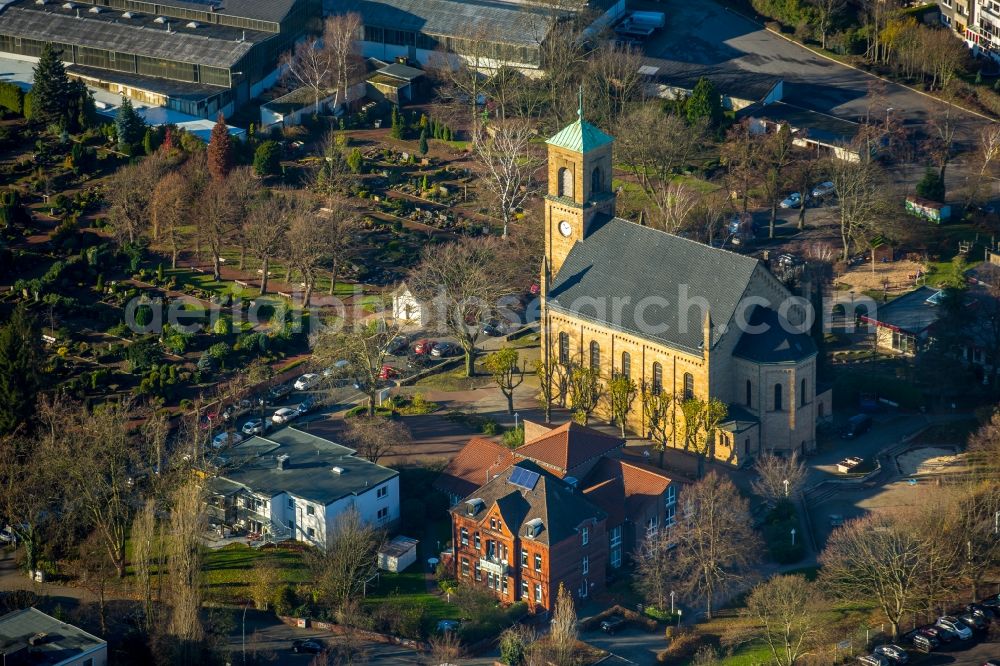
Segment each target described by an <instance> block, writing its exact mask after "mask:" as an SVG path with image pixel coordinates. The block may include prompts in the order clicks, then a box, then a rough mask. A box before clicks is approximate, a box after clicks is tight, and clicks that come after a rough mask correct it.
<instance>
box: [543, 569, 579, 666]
mask: <svg viewBox="0 0 1000 666" xmlns="http://www.w3.org/2000/svg"><path fill="white" fill-rule="evenodd" d="M576 641H577V629H576V608H574V607H573V595H571V594H570V592H569V590H567V589H566V586H565V585H563V584H562V583H559V591H558V592H557V594H556V604H555V607H554V608H553V609H552V624H551V626H550V629H549V643H550V645H551V646H552V662H553V663H554V664H556V666H571V664H573V663H575V661H574V655H575V653H576Z"/></svg>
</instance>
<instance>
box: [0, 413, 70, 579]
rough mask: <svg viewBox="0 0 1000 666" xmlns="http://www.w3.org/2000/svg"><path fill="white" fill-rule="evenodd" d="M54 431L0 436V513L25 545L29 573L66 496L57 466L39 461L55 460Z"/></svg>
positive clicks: (19, 542) (39, 556) (39, 557)
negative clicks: (29, 434)
mask: <svg viewBox="0 0 1000 666" xmlns="http://www.w3.org/2000/svg"><path fill="white" fill-rule="evenodd" d="M56 435H57V432H55V431H52V430H48V431H44V430H41V431H39V432H38V434H37V435H36V436H31V437H28V436H25V435H22V434H21V433H20V432H15V433H14V434H12V435H6V436H3V437H0V513H2V515H3V516H4V519H5V520H6V521H8V524H9V525H10V529H11V531H12V532H13V533H14V536H15V537H16V539H17V543H18V544H19V545H21V546H23V547H24V566H25V568H26V569H27V571H28V573H29V575H32V576H33V575H34V572H35V571H36V570H37V569H38V564H39V561H40V559H41V554H42V549H43V548H44V546H45V544H46V543H47V542H48V537H49V535H50V534H51V533H52V532H53V531H54V528H55V525H54V523H55V522H56V521H57V520H58V518H57V517H58V516H59V515H60V513H61V511H60V507H61V506H62V505H63V503H64V501H65V497H66V489H65V484H64V482H63V480H62V478H61V475H60V474H59V472H58V470H57V469H56V466H55V465H39V464H38V461H39V460H58V458H57V457H56V456H57V455H58V454H59V452H60V447H59V446H58V445H57V441H58V440H57V439H56Z"/></svg>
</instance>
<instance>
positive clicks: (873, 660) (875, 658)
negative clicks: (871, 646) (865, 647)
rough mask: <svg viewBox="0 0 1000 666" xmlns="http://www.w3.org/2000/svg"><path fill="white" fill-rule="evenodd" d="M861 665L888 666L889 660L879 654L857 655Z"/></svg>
mask: <svg viewBox="0 0 1000 666" xmlns="http://www.w3.org/2000/svg"><path fill="white" fill-rule="evenodd" d="M858 662H859V663H860V664H861V666H889V660H888V659H886V658H885V657H883V656H882V655H880V654H865V655H861V656H860V657H858Z"/></svg>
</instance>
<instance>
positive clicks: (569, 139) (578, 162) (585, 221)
mask: <svg viewBox="0 0 1000 666" xmlns="http://www.w3.org/2000/svg"><path fill="white" fill-rule="evenodd" d="M546 143H547V144H548V171H549V174H548V176H549V188H548V193H547V194H546V195H545V267H544V268H543V275H542V282H543V286H544V287H547V286H548V285H551V284H552V280H553V278H554V277H555V276H556V274H558V273H559V269H560V268H561V267H562V265H563V262H564V261H565V260H566V256H567V255H568V254H569V251H570V250H571V249H572V248H573V245H574V243H576V242H577V241H581V240H583V239H585V238H586V237H587V236H588V234H589V233H590V231H591V228H592V227H591V225H592V223H593V220H594V217H595V215H597V214H599V213H603V214H605V215H612V216H613V215H614V214H615V194H614V191H613V190H612V188H611V165H612V161H611V146H612V144H613V143H614V139H612V138H611V137H610V136H608V135H607V134H605V133H604V132H602V131H601V130H599V129H597V128H596V127H594V126H593V125H591V124H590V123H588V122H587V121H586V120H584V119H583V91H582V90H581V92H580V105H579V108H578V109H577V119H576V122H573V123H571V124H569V125H567V126H566V127H564V128H563V129H562V130H561V131H560V132H559V133H558V134H556V135H555V136H553V137H552V138H551V139H549V140H548V141H546Z"/></svg>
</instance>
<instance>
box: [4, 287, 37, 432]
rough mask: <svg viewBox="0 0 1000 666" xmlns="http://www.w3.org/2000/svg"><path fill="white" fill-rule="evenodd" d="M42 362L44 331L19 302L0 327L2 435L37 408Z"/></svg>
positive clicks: (21, 422) (23, 421) (10, 430)
mask: <svg viewBox="0 0 1000 666" xmlns="http://www.w3.org/2000/svg"><path fill="white" fill-rule="evenodd" d="M41 365H42V352H41V333H40V332H39V330H38V328H37V327H36V326H35V323H34V321H32V319H31V316H30V315H29V314H28V311H27V309H26V308H25V307H24V306H23V305H18V306H17V308H15V309H14V313H13V315H12V316H11V318H10V321H8V322H7V324H6V325H5V326H3V327H0V435H3V434H7V433H11V432H13V431H14V430H15V429H17V427H18V426H20V425H22V424H26V423H27V422H28V415H30V414H33V413H34V412H35V399H36V397H37V395H38V389H39V386H40V377H39V375H40V373H41Z"/></svg>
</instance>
